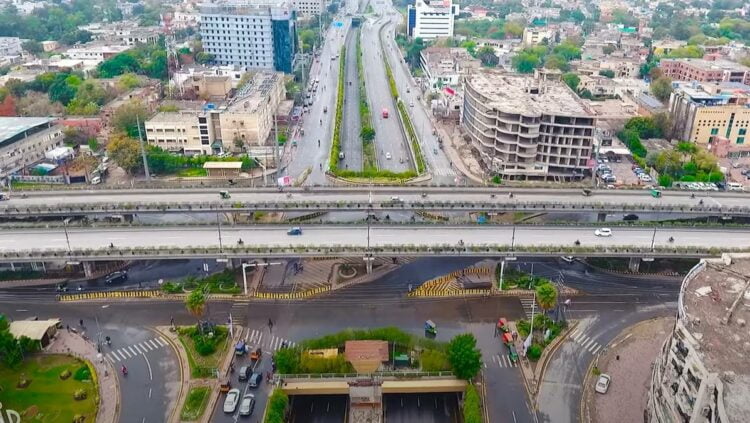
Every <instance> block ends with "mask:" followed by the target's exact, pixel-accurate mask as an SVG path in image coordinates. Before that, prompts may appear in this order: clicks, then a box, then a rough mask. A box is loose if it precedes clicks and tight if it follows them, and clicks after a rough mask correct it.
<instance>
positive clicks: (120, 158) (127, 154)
mask: <svg viewBox="0 0 750 423" xmlns="http://www.w3.org/2000/svg"><path fill="white" fill-rule="evenodd" d="M107 153H108V154H109V157H111V158H112V160H114V162H115V163H117V165H118V166H120V167H121V168H123V169H124V170H125V171H126V172H128V173H131V174H132V173H133V172H135V171H137V170H138V169H139V168H140V167H141V160H142V159H141V149H140V144H139V143H138V141H137V140H135V139H133V138H129V137H127V136H125V135H123V134H115V135H113V136H112V137H111V138H110V139H109V143H108V144H107Z"/></svg>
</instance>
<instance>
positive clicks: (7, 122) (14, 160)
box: [0, 117, 63, 180]
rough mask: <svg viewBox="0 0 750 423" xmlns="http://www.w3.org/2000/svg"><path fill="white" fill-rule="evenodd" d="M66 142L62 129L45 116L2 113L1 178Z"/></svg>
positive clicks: (0, 136) (0, 135) (35, 160)
mask: <svg viewBox="0 0 750 423" xmlns="http://www.w3.org/2000/svg"><path fill="white" fill-rule="evenodd" d="M62 144H63V131H62V127H61V126H60V125H57V124H55V120H54V119H51V118H46V117H0V180H2V179H3V178H6V177H7V176H8V175H10V174H13V173H15V172H18V171H19V170H21V169H23V168H24V167H26V166H28V165H31V164H33V163H35V162H37V161H39V160H41V159H43V158H44V153H46V152H47V151H50V150H52V149H54V148H55V147H59V146H61V145H62Z"/></svg>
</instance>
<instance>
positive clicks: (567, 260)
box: [560, 256, 575, 264]
mask: <svg viewBox="0 0 750 423" xmlns="http://www.w3.org/2000/svg"><path fill="white" fill-rule="evenodd" d="M560 258H561V259H562V261H564V262H565V263H568V264H573V262H574V261H575V259H574V258H573V256H562V257H560Z"/></svg>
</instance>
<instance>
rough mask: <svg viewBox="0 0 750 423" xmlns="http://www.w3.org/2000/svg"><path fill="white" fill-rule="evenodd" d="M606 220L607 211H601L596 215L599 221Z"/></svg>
mask: <svg viewBox="0 0 750 423" xmlns="http://www.w3.org/2000/svg"><path fill="white" fill-rule="evenodd" d="M606 220H607V213H599V214H598V215H597V216H596V221H597V222H604V221H606Z"/></svg>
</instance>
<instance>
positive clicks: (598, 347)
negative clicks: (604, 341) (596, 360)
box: [591, 345, 602, 355]
mask: <svg viewBox="0 0 750 423" xmlns="http://www.w3.org/2000/svg"><path fill="white" fill-rule="evenodd" d="M601 347H602V346H601V345H597V346H596V349H595V350H594V351H592V352H591V354H593V355H596V353H598V352H599V349H600V348H601Z"/></svg>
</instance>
